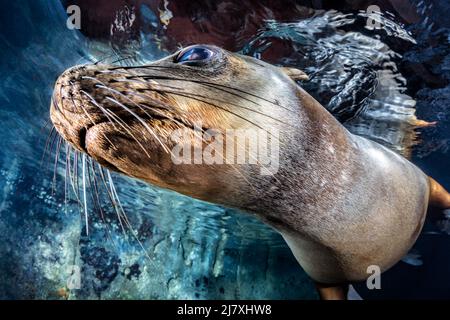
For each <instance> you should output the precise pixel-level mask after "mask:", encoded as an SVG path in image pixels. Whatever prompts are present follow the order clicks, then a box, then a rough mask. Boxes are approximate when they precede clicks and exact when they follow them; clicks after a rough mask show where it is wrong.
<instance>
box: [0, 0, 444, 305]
mask: <svg viewBox="0 0 450 320" xmlns="http://www.w3.org/2000/svg"><path fill="white" fill-rule="evenodd" d="M373 2H376V1H373ZM406 2H407V3H410V5H411V6H412V7H413V8H415V11H416V13H417V14H416V15H414V14H411V13H410V12H409V11H407V10H406V11H402V10H400V9H399V10H398V11H395V9H396V6H395V5H393V6H392V7H389V8H387V9H386V10H388V9H389V10H390V11H392V12H393V13H391V14H389V13H387V14H384V15H382V16H378V15H373V13H372V12H370V10H369V11H368V10H367V8H368V6H369V5H370V4H371V3H369V4H367V5H362V4H359V7H358V6H356V5H355V6H351V5H348V4H347V5H342V6H341V5H337V4H336V5H335V6H334V7H327V6H326V5H324V4H322V3H321V1H318V2H317V1H315V2H314V5H313V4H311V3H310V1H280V2H279V3H278V4H273V3H272V2H270V1H261V2H259V3H254V2H252V1H248V2H242V1H241V2H237V1H217V2H214V4H213V3H212V2H208V1H192V2H189V4H186V2H184V1H150V0H139V1H138V0H136V1H109V2H108V1H106V2H104V1H98V2H97V3H96V5H93V4H92V3H91V4H89V2H88V1H82V0H80V1H62V2H61V1H56V0H55V1H48V0H34V1H31V0H25V1H20V2H18V1H6V0H0V4H1V7H2V11H1V12H0V26H1V29H0V54H1V60H0V70H1V72H0V79H1V81H0V84H1V85H0V127H1V130H0V134H1V139H0V150H1V151H0V298H1V299H26V298H32V299H49V298H50V299H64V298H70V299H98V298H102V299H108V298H123V299H314V298H317V295H316V293H315V291H314V287H313V284H312V282H311V280H310V279H309V278H308V277H307V275H306V274H305V273H304V272H303V271H302V269H301V268H300V266H298V264H297V262H296V261H295V259H294V258H293V256H292V254H291V253H290V251H289V249H288V248H287V246H286V245H285V244H284V242H283V240H282V239H281V237H280V236H279V235H278V234H276V233H275V232H274V231H272V230H271V229H270V228H268V227H267V226H265V225H263V224H262V223H261V222H259V221H257V220H256V219H254V218H252V217H249V216H246V215H244V214H242V213H240V212H237V211H235V210H230V209H227V208H222V207H218V206H214V205H210V204H207V203H203V202H200V201H196V200H193V199H190V198H187V197H184V196H181V195H178V194H175V193H173V192H169V191H165V190H161V189H158V188H154V187H152V186H150V185H147V184H145V183H142V182H139V181H136V180H133V179H130V178H127V177H123V176H120V175H118V174H112V177H111V180H114V186H115V190H116V191H117V194H118V197H119V198H120V203H121V205H122V206H123V209H124V211H125V212H126V214H127V217H128V219H129V225H130V226H128V225H126V226H125V227H123V223H122V221H121V219H120V214H119V217H118V216H117V212H116V211H115V210H113V208H112V206H111V204H110V202H109V201H108V196H107V194H105V193H103V197H102V199H101V201H100V202H101V208H102V209H101V210H100V211H101V212H102V214H99V210H98V208H96V206H95V201H91V200H89V206H87V213H88V225H86V221H85V215H84V214H85V212H84V209H83V208H82V206H81V205H80V204H79V202H78V201H77V192H74V191H72V190H71V187H70V186H67V184H66V181H67V179H65V178H66V177H65V165H66V158H65V157H64V156H61V157H60V158H55V154H56V153H57V151H58V149H59V147H58V145H57V144H56V143H54V142H53V141H52V139H48V137H49V131H50V130H49V126H45V124H46V122H47V121H48V118H49V106H50V98H51V94H52V90H53V85H54V82H55V80H56V78H57V77H58V75H59V74H61V73H62V72H63V71H64V70H65V69H67V68H69V67H71V66H74V65H76V64H82V63H92V62H96V61H99V60H102V61H106V62H109V63H116V64H123V65H128V64H142V63H145V62H147V61H151V60H155V59H158V58H160V57H162V56H164V55H165V54H167V53H168V52H171V51H173V50H175V49H176V48H177V47H178V46H180V45H181V46H184V45H188V44H191V43H199V42H202V43H213V44H217V45H221V46H222V47H225V48H226V49H229V50H232V51H236V52H241V53H243V54H247V55H252V56H254V57H257V58H260V59H263V60H265V61H268V62H271V63H274V64H278V65H284V66H295V67H298V68H300V69H302V70H304V71H305V72H306V73H307V74H308V75H309V76H310V79H311V80H310V81H308V82H305V83H302V86H303V87H304V88H305V89H306V90H307V91H308V92H310V93H311V94H312V95H313V96H314V97H315V98H316V99H318V100H319V101H320V102H321V103H322V104H323V105H324V106H325V107H326V108H327V109H328V110H329V111H330V112H332V113H333V114H334V115H335V116H336V117H337V118H338V119H339V120H340V121H341V122H342V123H344V125H345V126H346V127H347V128H348V129H349V130H350V131H351V132H353V133H356V134H360V135H363V136H366V137H368V138H371V139H373V140H375V141H378V142H380V143H382V144H384V145H386V146H388V147H390V148H391V149H393V150H395V151H397V152H399V153H401V154H403V155H404V156H407V157H410V158H411V159H412V161H413V162H414V163H416V164H417V165H418V166H420V167H421V168H422V169H423V170H424V171H425V172H426V173H427V174H429V175H431V176H433V177H434V178H435V179H436V180H438V181H439V182H440V183H442V184H443V185H444V186H445V187H446V188H447V189H450V151H449V145H450V112H449V111H448V103H449V101H450V87H449V81H450V72H449V71H450V55H449V53H450V49H449V48H450V47H449V42H450V33H449V30H450V29H449V25H448V24H449V22H448V19H446V16H445V14H444V12H445V10H448V9H449V7H450V5H448V4H447V3H446V2H432V1H406ZM72 3H73V4H79V5H80V6H81V8H82V17H83V16H84V15H85V16H86V20H83V19H82V29H81V30H80V31H76V30H69V29H68V28H67V27H66V20H67V14H66V11H65V8H66V6H68V5H69V4H72ZM349 3H351V1H349ZM392 3H395V1H392ZM105 4H107V5H108V6H107V8H108V9H107V10H106V9H105ZM380 6H381V5H380ZM88 9H89V10H88ZM383 9H384V8H383ZM236 13H239V14H236ZM374 23H375V25H376V27H373V26H374ZM417 118H418V119H423V120H427V121H437V124H436V125H435V126H432V127H427V128H422V129H417V128H415V125H414V124H415V121H416V119H417ZM46 145H47V150H48V149H49V152H47V153H45V152H44V150H45V149H46ZM62 149H64V148H63V147H62ZM63 151H64V150H63ZM55 160H56V161H55ZM70 161H71V163H75V164H76V166H77V168H78V170H79V172H81V170H82V166H81V165H80V166H79V163H78V161H76V160H75V159H73V158H70ZM73 161H75V162H73ZM108 183H109V179H108ZM122 219H123V218H122ZM129 227H130V228H129ZM87 230H88V232H87ZM449 247H450V237H449V235H447V234H445V233H443V232H441V231H440V229H439V228H438V227H437V226H436V223H428V224H427V225H426V227H425V228H424V231H423V232H422V235H421V237H420V239H419V240H418V242H417V244H416V246H415V248H414V251H413V252H412V253H411V254H410V255H409V256H407V257H406V258H405V259H404V260H403V261H402V262H399V263H398V264H397V265H396V266H394V267H393V268H392V269H391V270H390V271H388V272H386V273H385V274H384V275H383V278H382V290H377V291H369V290H367V289H366V288H365V287H364V285H361V284H357V285H356V289H357V291H358V292H359V293H360V295H361V296H362V297H363V298H366V297H367V298H407V297H428V298H431V297H441V298H442V297H447V298H448V297H450V272H448V270H450V255H449V254H448V248H449ZM78 274H79V276H80V277H79V280H80V282H79V283H78V284H77V286H76V287H75V288H73V287H71V286H70V285H68V281H69V280H70V279H73V276H74V275H78Z"/></svg>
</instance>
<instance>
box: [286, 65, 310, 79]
mask: <svg viewBox="0 0 450 320" xmlns="http://www.w3.org/2000/svg"><path fill="white" fill-rule="evenodd" d="M280 69H281V71H283V72H284V73H285V74H286V75H287V76H288V77H290V78H291V79H292V80H294V81H300V80H309V77H308V75H307V74H306V73H304V72H303V71H301V70H299V69H296V68H289V67H280Z"/></svg>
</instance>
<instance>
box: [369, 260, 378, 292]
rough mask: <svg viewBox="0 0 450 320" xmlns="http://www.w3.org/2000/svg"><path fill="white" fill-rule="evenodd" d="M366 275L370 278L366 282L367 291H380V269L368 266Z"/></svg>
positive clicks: (375, 266)
mask: <svg viewBox="0 0 450 320" xmlns="http://www.w3.org/2000/svg"><path fill="white" fill-rule="evenodd" d="M367 273H368V274H370V276H369V277H368V278H367V280H366V286H367V289H369V290H374V289H377V290H380V289H381V269H380V267H379V266H377V265H370V266H368V267H367Z"/></svg>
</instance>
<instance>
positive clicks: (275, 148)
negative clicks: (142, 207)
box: [171, 123, 280, 175]
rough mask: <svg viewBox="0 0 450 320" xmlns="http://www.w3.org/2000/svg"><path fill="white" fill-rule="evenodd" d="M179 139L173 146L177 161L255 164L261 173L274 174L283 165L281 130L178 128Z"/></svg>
mask: <svg viewBox="0 0 450 320" xmlns="http://www.w3.org/2000/svg"><path fill="white" fill-rule="evenodd" d="M171 139H172V141H176V142H177V143H176V145H175V147H174V148H173V149H172V152H171V153H172V154H171V156H172V161H173V163H175V164H206V165H213V164H214V165H222V164H228V165H236V164H238V165H244V164H248V165H255V166H258V167H259V170H260V174H261V175H273V174H275V173H277V171H278V169H279V154H280V141H279V131H278V130H275V129H273V128H268V129H267V130H266V129H259V128H258V129H255V128H248V129H226V130H225V131H223V130H216V129H208V130H203V129H202V124H201V123H196V124H195V125H194V130H192V129H189V128H185V129H178V130H175V131H173V132H172V134H171Z"/></svg>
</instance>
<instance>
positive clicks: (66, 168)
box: [64, 143, 70, 215]
mask: <svg viewBox="0 0 450 320" xmlns="http://www.w3.org/2000/svg"><path fill="white" fill-rule="evenodd" d="M65 149H66V150H65V151H66V159H65V163H66V165H65V173H64V211H65V213H66V215H67V202H68V201H67V192H68V183H69V182H68V176H69V168H70V164H69V163H70V162H69V161H68V160H69V156H70V145H69V144H68V143H66V148H65Z"/></svg>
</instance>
